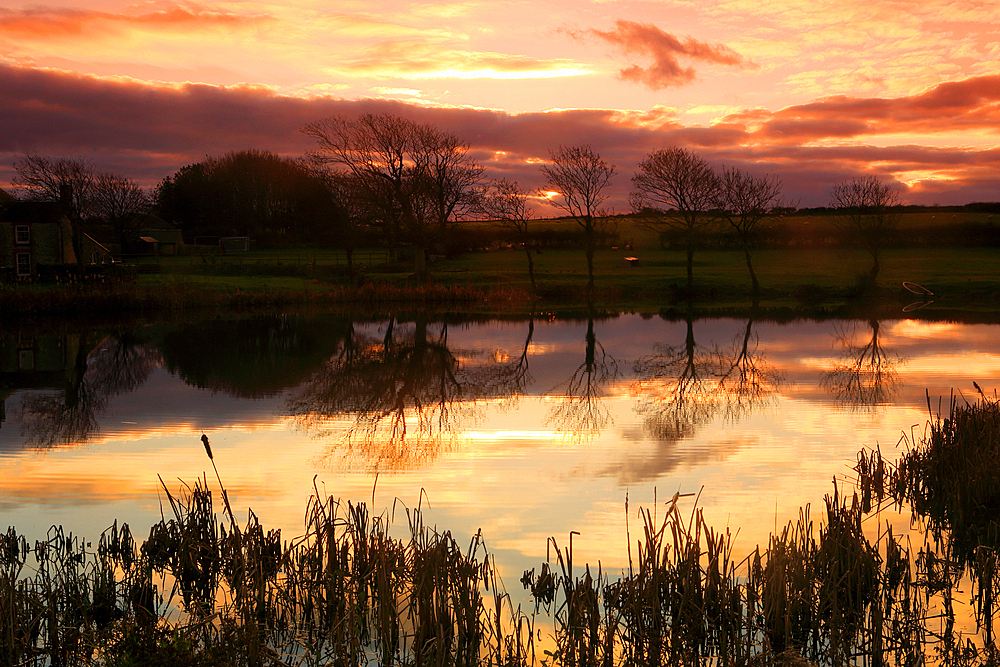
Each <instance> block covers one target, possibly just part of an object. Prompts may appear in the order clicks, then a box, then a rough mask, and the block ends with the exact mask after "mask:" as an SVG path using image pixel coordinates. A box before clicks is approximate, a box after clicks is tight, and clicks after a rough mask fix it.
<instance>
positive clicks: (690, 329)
mask: <svg viewBox="0 0 1000 667" xmlns="http://www.w3.org/2000/svg"><path fill="white" fill-rule="evenodd" d="M654 351H655V354H652V355H650V356H647V357H643V358H641V359H639V360H638V361H636V362H635V373H636V375H637V376H638V377H639V379H638V381H637V382H636V385H635V392H636V394H637V396H638V399H639V402H638V405H637V406H636V408H635V409H636V412H638V413H639V414H641V415H643V416H644V417H645V421H646V429H647V430H648V431H649V432H650V433H651V434H652V435H653V436H654V437H656V438H659V439H661V440H666V441H671V442H673V441H676V440H680V439H681V438H685V437H688V436H690V435H692V434H693V433H694V432H695V430H696V429H697V428H698V427H699V426H701V425H702V424H705V423H707V422H708V421H710V420H711V419H712V417H713V416H715V413H716V412H717V411H718V409H719V404H720V402H721V399H722V396H721V394H720V392H719V391H718V376H719V374H720V373H719V372H720V360H721V357H720V355H719V353H718V350H713V349H709V348H707V347H704V346H701V345H698V343H697V342H696V341H695V338H694V316H693V315H692V314H690V313H689V314H688V317H687V335H686V336H685V339H684V344H683V345H662V344H658V345H656V346H655V347H654Z"/></svg>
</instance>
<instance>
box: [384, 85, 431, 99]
mask: <svg viewBox="0 0 1000 667" xmlns="http://www.w3.org/2000/svg"><path fill="white" fill-rule="evenodd" d="M372 91H373V92H375V93H378V94H379V95H404V96H407V97H421V96H423V94H424V93H423V91H421V90H417V89H415V88H385V87H382V86H378V87H375V88H372Z"/></svg>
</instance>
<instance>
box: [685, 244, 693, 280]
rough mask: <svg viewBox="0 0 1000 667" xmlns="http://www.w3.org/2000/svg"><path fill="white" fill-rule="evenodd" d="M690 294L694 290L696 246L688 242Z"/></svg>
mask: <svg viewBox="0 0 1000 667" xmlns="http://www.w3.org/2000/svg"><path fill="white" fill-rule="evenodd" d="M687 278H688V292H690V291H691V290H693V289H694V246H693V244H692V243H691V242H690V241H688V247H687Z"/></svg>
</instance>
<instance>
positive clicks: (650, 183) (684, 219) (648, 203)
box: [631, 147, 719, 290]
mask: <svg viewBox="0 0 1000 667" xmlns="http://www.w3.org/2000/svg"><path fill="white" fill-rule="evenodd" d="M632 186H633V191H632V196H631V201H632V208H633V210H635V211H636V212H640V213H641V212H647V213H651V214H652V215H651V217H650V219H649V220H648V222H647V224H648V225H649V226H650V227H652V228H658V229H678V230H680V231H682V232H683V233H684V241H685V246H686V248H687V283H688V289H689V290H690V289H691V288H692V287H694V246H695V242H696V241H697V239H698V235H699V234H700V233H701V232H702V231H703V230H704V229H705V228H706V227H708V226H710V225H711V224H713V223H714V222H715V217H714V216H713V215H712V214H711V213H710V211H711V210H712V209H713V208H715V206H716V200H717V198H718V192H719V179H718V177H717V176H716V175H715V172H714V171H712V168H711V167H709V166H708V163H707V162H705V160H703V159H702V158H701V157H699V156H698V155H697V154H695V153H693V152H692V151H689V150H687V149H685V148H678V147H673V148H667V149H663V150H658V151H653V152H652V153H650V154H649V155H648V156H646V159H645V160H643V161H642V162H640V163H639V171H637V172H636V173H635V176H633V177H632Z"/></svg>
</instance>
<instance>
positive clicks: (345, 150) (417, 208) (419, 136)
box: [302, 114, 483, 278]
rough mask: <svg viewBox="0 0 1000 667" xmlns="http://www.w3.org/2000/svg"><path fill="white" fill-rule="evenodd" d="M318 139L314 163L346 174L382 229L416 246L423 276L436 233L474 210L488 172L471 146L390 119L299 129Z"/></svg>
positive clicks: (368, 117)
mask: <svg viewBox="0 0 1000 667" xmlns="http://www.w3.org/2000/svg"><path fill="white" fill-rule="evenodd" d="M302 131H303V132H304V133H305V134H307V135H308V136H310V137H312V138H313V139H315V140H316V143H317V145H318V149H317V150H315V151H313V152H311V153H310V157H311V158H312V159H313V160H314V161H315V162H316V163H317V164H325V165H328V166H329V167H330V168H331V169H333V170H335V171H339V172H342V173H343V174H345V175H349V176H350V177H351V178H352V180H353V181H354V183H355V184H356V185H357V186H358V187H359V188H360V190H359V191H360V192H362V193H363V199H364V201H365V202H366V203H367V205H368V206H369V207H370V209H371V210H372V212H373V213H372V215H373V217H375V218H376V219H378V220H379V221H380V222H381V223H382V225H383V227H384V229H385V230H386V236H387V238H388V240H389V242H390V244H394V243H395V239H396V237H397V236H398V235H400V234H403V235H405V237H406V240H408V241H409V242H411V243H413V244H414V245H415V246H416V250H417V252H416V255H415V259H414V262H415V264H414V268H415V273H416V274H417V276H418V277H421V278H424V277H426V267H425V264H424V262H425V257H426V251H427V248H428V247H429V246H430V243H431V241H432V235H433V234H434V233H441V232H443V231H444V230H445V228H446V227H447V224H448V222H450V221H454V220H456V219H459V218H461V217H462V215H463V213H465V212H466V211H467V210H472V206H473V204H474V201H475V190H476V186H477V185H478V184H479V181H480V179H481V178H482V173H483V167H482V166H480V165H479V164H478V163H476V161H475V160H473V159H472V156H471V155H470V154H469V148H470V146H469V144H467V143H465V142H463V141H461V140H460V139H458V138H457V137H455V136H454V135H452V134H449V133H447V132H444V131H442V130H440V129H438V128H436V127H434V126H433V125H419V124H417V123H414V122H413V121H410V120H407V119H405V118H401V117H399V116H393V115H390V114H363V115H361V116H359V117H357V118H355V119H348V118H345V117H342V116H334V117H330V118H325V119H323V120H319V121H316V122H314V123H310V124H308V125H306V127H305V128H303V130H302Z"/></svg>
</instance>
